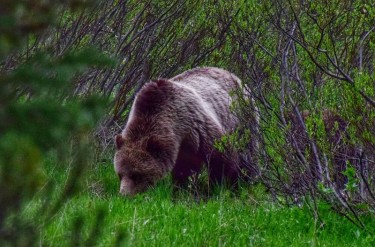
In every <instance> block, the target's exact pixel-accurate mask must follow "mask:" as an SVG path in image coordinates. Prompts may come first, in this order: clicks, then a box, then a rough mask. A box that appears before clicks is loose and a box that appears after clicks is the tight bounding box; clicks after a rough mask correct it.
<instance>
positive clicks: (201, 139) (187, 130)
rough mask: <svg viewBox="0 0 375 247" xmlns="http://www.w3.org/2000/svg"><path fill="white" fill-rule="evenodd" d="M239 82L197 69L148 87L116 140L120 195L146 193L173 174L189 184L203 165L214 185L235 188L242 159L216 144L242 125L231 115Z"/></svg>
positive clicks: (212, 70) (179, 181) (214, 70)
mask: <svg viewBox="0 0 375 247" xmlns="http://www.w3.org/2000/svg"><path fill="white" fill-rule="evenodd" d="M239 83H240V81H239V79H238V78H237V77H236V76H234V75H233V74H231V73H229V72H227V71H225V70H222V69H218V68H196V69H193V70H190V71H187V72H185V73H183V74H180V75H178V76H176V77H174V78H172V79H159V80H157V81H152V82H150V83H147V84H146V85H145V86H144V87H143V88H142V89H141V90H140V92H139V93H138V94H137V96H136V99H135V101H134V104H133V106H132V109H131V112H130V114H129V119H128V122H127V124H126V126H125V128H124V130H123V132H122V134H121V135H118V136H116V148H117V152H116V154H115V158H114V165H115V170H116V173H117V174H118V176H119V178H120V181H121V188H120V192H121V193H122V194H124V195H133V194H136V193H139V192H142V191H144V190H146V189H147V188H148V187H150V186H152V185H153V184H154V183H155V182H156V181H158V180H160V179H161V178H162V177H164V176H165V175H167V174H168V173H169V172H171V173H172V178H173V180H174V182H175V183H176V184H178V185H181V184H186V182H187V181H188V178H189V176H191V175H192V174H194V173H197V172H199V171H200V170H201V168H202V163H205V164H206V165H207V167H208V171H209V176H210V180H211V181H212V182H214V183H220V182H222V181H223V180H226V181H228V182H230V183H235V182H236V180H237V179H238V176H239V169H238V160H239V158H238V156H237V155H236V154H234V153H231V154H229V153H226V154H223V153H220V152H218V151H216V150H215V148H214V147H213V144H214V142H215V140H217V139H219V138H220V137H221V136H222V135H224V134H226V133H229V132H231V131H233V130H234V129H235V128H236V126H237V119H236V117H235V116H234V115H233V114H231V112H230V110H229V106H230V104H231V98H230V96H229V92H230V91H231V90H233V89H236V88H238V86H239Z"/></svg>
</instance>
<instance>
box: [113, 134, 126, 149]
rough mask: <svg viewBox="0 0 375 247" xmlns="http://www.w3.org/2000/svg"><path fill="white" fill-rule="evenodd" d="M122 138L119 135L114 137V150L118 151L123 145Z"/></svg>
mask: <svg viewBox="0 0 375 247" xmlns="http://www.w3.org/2000/svg"><path fill="white" fill-rule="evenodd" d="M124 142H125V141H124V138H123V137H122V135H121V134H119V135H116V138H115V143H116V149H117V150H120V148H121V147H122V146H123V145H124Z"/></svg>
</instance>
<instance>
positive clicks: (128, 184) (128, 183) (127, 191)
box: [120, 179, 135, 196]
mask: <svg viewBox="0 0 375 247" xmlns="http://www.w3.org/2000/svg"><path fill="white" fill-rule="evenodd" d="M134 187H135V186H134V182H133V181H132V180H130V179H123V180H121V185H120V194H121V195H123V196H132V195H134V194H135V188H134Z"/></svg>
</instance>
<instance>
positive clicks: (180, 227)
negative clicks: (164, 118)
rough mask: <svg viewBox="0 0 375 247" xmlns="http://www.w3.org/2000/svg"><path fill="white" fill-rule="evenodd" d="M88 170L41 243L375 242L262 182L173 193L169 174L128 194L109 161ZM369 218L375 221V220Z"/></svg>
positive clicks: (58, 173)
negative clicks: (286, 201)
mask: <svg viewBox="0 0 375 247" xmlns="http://www.w3.org/2000/svg"><path fill="white" fill-rule="evenodd" d="M47 175H48V176H52V177H54V179H55V180H56V181H57V184H60V185H61V187H62V185H63V183H64V181H66V179H67V178H66V172H64V169H54V170H49V171H48V172H47ZM88 177H89V179H88V180H87V183H86V186H85V187H86V188H87V189H86V190H84V191H83V192H81V193H80V194H78V195H76V196H75V197H74V198H72V199H71V200H69V202H68V203H66V204H65V205H64V206H63V207H62V209H61V210H60V211H59V212H58V213H57V214H56V215H55V216H54V218H52V219H50V221H49V222H50V223H48V224H46V223H45V222H44V223H43V222H42V223H43V224H45V227H42V228H41V230H40V235H41V243H40V244H41V245H43V246H44V245H51V246H68V245H70V244H73V245H75V244H74V242H75V241H78V240H80V239H87V238H88V236H94V237H95V239H94V240H95V241H96V244H95V245H96V246H113V245H115V242H116V241H120V240H121V244H120V246H375V241H374V239H373V237H372V235H371V233H368V232H366V231H364V230H360V229H358V228H356V227H355V226H354V225H353V224H351V223H350V222H348V221H347V220H346V219H345V218H343V217H341V216H339V215H337V214H335V213H334V212H332V211H330V210H328V209H324V207H323V206H322V207H321V208H322V209H321V217H322V219H323V222H318V223H317V222H315V221H314V218H313V217H312V215H311V212H310V211H309V210H308V209H307V208H306V207H302V208H299V207H291V208H289V207H283V206H280V205H277V204H274V203H270V202H269V200H268V199H267V197H266V196H265V192H264V191H263V190H262V189H261V188H260V187H259V186H254V187H249V188H242V189H241V190H240V192H238V193H236V194H235V195H234V194H233V193H230V192H229V191H226V190H222V191H220V190H218V191H217V192H215V193H213V195H212V196H211V197H209V198H207V197H205V198H204V197H202V198H198V197H197V196H193V195H191V194H189V193H187V192H180V193H172V190H171V185H170V182H169V181H164V182H162V183H160V184H159V185H158V186H157V187H156V188H154V189H152V190H149V191H147V192H146V193H144V194H141V195H138V196H135V197H133V198H123V197H121V196H119V195H118V193H117V189H118V188H117V187H118V181H117V177H116V176H115V174H114V172H113V167H112V165H111V164H104V165H101V166H100V167H99V168H97V169H94V170H92V171H90V174H89V176H88ZM32 204H33V205H38V201H37V200H34V201H33V202H32ZM30 208H33V207H30ZM367 221H368V222H369V225H370V227H372V229H374V226H375V225H374V220H373V219H370V218H368V219H367ZM95 225H96V226H98V227H97V229H95V230H92V229H93V228H95V227H93V226H95ZM84 245H86V246H88V245H90V246H91V245H94V244H93V243H90V242H86V243H85V244H84Z"/></svg>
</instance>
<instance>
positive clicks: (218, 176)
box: [206, 150, 240, 186]
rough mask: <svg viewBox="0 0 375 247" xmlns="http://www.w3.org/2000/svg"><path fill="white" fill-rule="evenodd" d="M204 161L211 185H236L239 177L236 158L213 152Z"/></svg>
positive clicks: (237, 159)
mask: <svg viewBox="0 0 375 247" xmlns="http://www.w3.org/2000/svg"><path fill="white" fill-rule="evenodd" d="M206 159H207V161H206V164H207V167H208V172H209V178H210V183H211V184H227V185H229V186H235V185H236V184H237V182H238V179H239V177H240V172H239V166H238V161H239V158H238V156H236V155H230V156H228V155H227V154H225V153H220V152H218V151H216V150H213V151H212V152H211V153H210V154H208V155H207V157H206Z"/></svg>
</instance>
